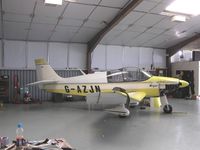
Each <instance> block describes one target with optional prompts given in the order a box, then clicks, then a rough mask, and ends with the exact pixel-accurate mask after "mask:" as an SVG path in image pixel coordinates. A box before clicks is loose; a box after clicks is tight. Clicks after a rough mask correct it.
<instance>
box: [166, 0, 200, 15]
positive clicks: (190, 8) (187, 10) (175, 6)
mask: <svg viewBox="0 0 200 150" xmlns="http://www.w3.org/2000/svg"><path fill="white" fill-rule="evenodd" d="M165 10H166V11H170V12H175V13H180V14H187V15H194V16H197V15H199V14H200V0H175V1H174V2H172V3H171V4H170V5H169V6H167V8H166V9H165Z"/></svg>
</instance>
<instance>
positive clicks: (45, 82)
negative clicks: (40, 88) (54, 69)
mask: <svg viewBox="0 0 200 150" xmlns="http://www.w3.org/2000/svg"><path fill="white" fill-rule="evenodd" d="M57 82H58V81H56V80H42V81H37V82H33V83H29V84H27V85H43V84H50V83H57Z"/></svg>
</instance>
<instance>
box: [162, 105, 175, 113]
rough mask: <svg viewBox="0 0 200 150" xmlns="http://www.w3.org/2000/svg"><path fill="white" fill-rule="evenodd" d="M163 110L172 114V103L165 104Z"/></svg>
mask: <svg viewBox="0 0 200 150" xmlns="http://www.w3.org/2000/svg"><path fill="white" fill-rule="evenodd" d="M163 111H164V113H166V114H171V113H172V111H173V108H172V106H171V105H169V104H167V105H165V106H164V107H163Z"/></svg>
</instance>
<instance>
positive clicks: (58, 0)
mask: <svg viewBox="0 0 200 150" xmlns="http://www.w3.org/2000/svg"><path fill="white" fill-rule="evenodd" d="M44 3H45V4H50V5H62V0H45V1H44Z"/></svg>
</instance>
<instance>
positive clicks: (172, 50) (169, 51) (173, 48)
mask: <svg viewBox="0 0 200 150" xmlns="http://www.w3.org/2000/svg"><path fill="white" fill-rule="evenodd" d="M198 38H200V33H198V34H196V35H195V36H193V37H191V38H189V39H187V40H185V41H182V42H180V43H178V44H176V45H174V46H171V47H169V48H167V54H168V55H169V57H171V56H172V55H174V54H175V53H176V52H178V51H179V50H180V49H181V48H183V47H184V46H186V45H188V44H189V43H191V42H193V41H195V40H197V39H198Z"/></svg>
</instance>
